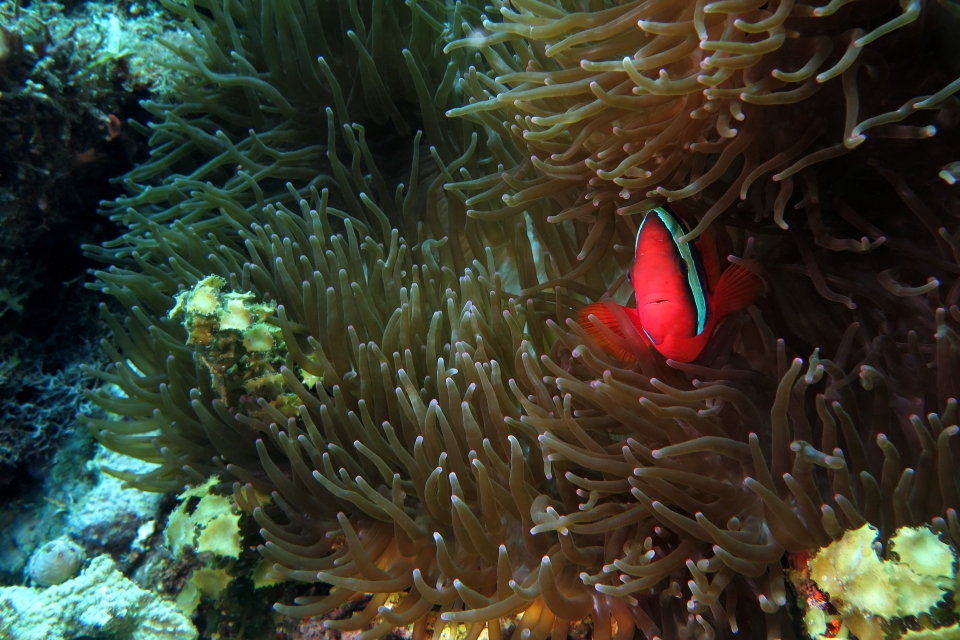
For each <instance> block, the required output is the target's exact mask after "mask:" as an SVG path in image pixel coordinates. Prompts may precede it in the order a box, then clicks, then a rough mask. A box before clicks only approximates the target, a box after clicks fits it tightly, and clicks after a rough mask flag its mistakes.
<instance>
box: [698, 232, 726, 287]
mask: <svg viewBox="0 0 960 640" xmlns="http://www.w3.org/2000/svg"><path fill="white" fill-rule="evenodd" d="M696 247H697V251H699V252H700V260H701V261H702V262H703V270H704V272H705V275H706V276H707V286H708V287H709V288H710V291H716V290H717V286H719V283H720V259H719V258H718V257H717V243H716V240H715V238H714V237H713V231H711V230H710V229H707V230H706V231H704V232H703V233H702V234H700V239H699V240H697V242H696Z"/></svg>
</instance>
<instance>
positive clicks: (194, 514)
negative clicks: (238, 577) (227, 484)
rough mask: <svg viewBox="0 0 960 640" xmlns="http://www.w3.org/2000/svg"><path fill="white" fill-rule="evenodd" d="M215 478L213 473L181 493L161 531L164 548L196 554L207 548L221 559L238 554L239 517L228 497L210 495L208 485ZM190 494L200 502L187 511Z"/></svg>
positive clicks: (216, 480)
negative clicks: (205, 480)
mask: <svg viewBox="0 0 960 640" xmlns="http://www.w3.org/2000/svg"><path fill="white" fill-rule="evenodd" d="M218 481H219V480H218V479H217V477H216V476H213V477H212V478H210V480H208V481H207V482H206V483H204V484H202V485H200V486H198V487H194V488H192V489H188V490H187V491H184V492H183V494H181V496H180V497H181V499H182V502H181V503H180V506H178V507H177V508H176V509H175V510H174V511H173V513H171V514H170V520H169V521H168V523H167V528H166V531H165V532H164V541H165V543H166V545H167V548H169V549H170V550H171V551H172V552H173V553H174V554H176V555H180V554H182V553H184V551H185V550H186V549H187V548H191V549H194V550H195V551H196V552H197V553H202V552H204V551H211V552H213V553H214V554H216V555H218V556H223V557H225V558H239V557H240V526H239V524H238V523H239V520H240V516H239V515H235V514H234V513H233V503H232V501H231V499H230V498H228V497H224V496H215V495H211V494H210V488H211V487H212V486H213V485H215V484H216V483H217V482H218ZM194 497H199V498H200V502H199V503H198V504H197V505H196V508H195V509H193V511H189V509H190V507H191V504H192V500H191V498H194Z"/></svg>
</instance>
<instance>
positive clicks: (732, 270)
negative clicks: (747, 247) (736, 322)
mask: <svg viewBox="0 0 960 640" xmlns="http://www.w3.org/2000/svg"><path fill="white" fill-rule="evenodd" d="M754 264H756V263H754ZM757 266H758V267H759V265H757ZM761 293H763V280H762V279H761V278H760V276H758V275H757V274H756V273H754V272H753V271H751V270H750V269H748V268H746V267H744V266H742V265H739V264H734V265H731V266H730V267H728V268H727V270H726V271H724V272H723V274H722V275H721V276H720V281H719V282H718V283H717V289H716V291H714V293H713V313H714V316H715V317H716V319H717V320H718V321H719V320H722V319H723V318H726V317H727V316H729V315H730V314H731V313H734V312H736V311H740V310H741V309H746V308H747V307H749V306H750V305H751V304H753V301H754V300H756V299H757V297H758V296H759V295H760V294H761Z"/></svg>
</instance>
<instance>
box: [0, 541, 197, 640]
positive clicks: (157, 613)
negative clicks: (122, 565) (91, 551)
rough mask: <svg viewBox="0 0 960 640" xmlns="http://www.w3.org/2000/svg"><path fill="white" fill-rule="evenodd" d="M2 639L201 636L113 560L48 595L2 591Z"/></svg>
mask: <svg viewBox="0 0 960 640" xmlns="http://www.w3.org/2000/svg"><path fill="white" fill-rule="evenodd" d="M0 633H2V634H3V637H4V638H10V640H70V639H71V638H78V637H90V638H102V637H111V638H117V639H118V640H187V639H190V638H196V637H197V630H196V629H195V628H194V627H193V625H192V624H191V623H190V620H188V619H187V618H186V617H184V616H183V615H181V614H180V612H179V611H177V609H176V607H174V606H173V605H172V604H171V603H169V602H166V601H164V600H161V599H160V598H159V597H157V595H156V594H154V593H151V592H149V591H144V590H143V589H141V588H140V587H138V586H137V585H136V584H134V583H133V582H131V581H130V580H128V579H127V578H125V577H124V575H123V574H122V573H120V571H119V570H118V569H117V566H116V565H115V564H114V563H113V560H111V559H110V557H109V556H106V555H102V556H98V557H96V558H94V559H93V560H91V561H90V564H89V566H87V568H86V569H84V570H83V572H82V573H81V574H80V575H79V576H77V577H76V578H73V579H72V580H68V581H66V582H64V583H62V584H58V585H54V586H52V587H48V588H46V589H35V588H30V587H3V588H0Z"/></svg>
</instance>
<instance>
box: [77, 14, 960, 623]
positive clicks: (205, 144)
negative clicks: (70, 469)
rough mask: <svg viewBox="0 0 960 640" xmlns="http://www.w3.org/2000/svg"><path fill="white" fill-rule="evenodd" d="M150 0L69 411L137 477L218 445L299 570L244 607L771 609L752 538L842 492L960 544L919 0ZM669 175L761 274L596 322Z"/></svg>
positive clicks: (933, 137) (948, 295)
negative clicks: (179, 25) (156, 69)
mask: <svg viewBox="0 0 960 640" xmlns="http://www.w3.org/2000/svg"><path fill="white" fill-rule="evenodd" d="M164 5H165V6H166V7H167V8H168V9H169V10H171V11H172V12H174V13H175V14H177V15H178V16H179V17H180V18H182V19H183V20H184V21H185V26H184V28H185V29H187V30H188V31H189V32H190V33H191V35H192V36H193V40H194V45H195V46H192V47H187V46H185V45H182V44H176V43H170V47H171V49H172V50H173V51H174V52H176V53H177V54H178V55H179V57H180V60H179V61H178V62H177V63H176V64H175V66H176V68H177V69H179V70H180V71H185V72H188V74H189V76H190V78H191V80H190V81H184V82H181V83H179V84H178V85H177V100H175V101H173V102H148V103H147V104H146V105H145V108H146V109H147V111H148V112H149V113H150V114H151V116H152V119H153V120H152V122H151V123H150V124H149V126H144V125H138V124H134V123H131V125H132V126H134V127H136V128H138V129H140V130H142V132H143V133H144V134H145V135H149V136H150V141H151V145H152V148H153V151H152V155H151V158H150V160H149V161H147V162H145V163H143V164H142V165H140V166H138V167H137V168H136V169H134V170H133V171H131V172H130V173H129V174H128V175H127V177H126V179H125V182H124V185H125V187H126V190H127V192H126V195H124V196H123V197H120V198H118V199H117V200H116V201H113V202H108V203H105V205H104V207H105V210H106V212H107V213H108V214H109V215H110V216H111V218H112V219H113V220H114V221H115V222H116V223H117V224H119V225H121V226H122V227H123V228H124V230H125V231H124V234H123V235H122V236H120V237H119V238H117V239H116V240H113V241H110V242H107V243H105V244H104V245H102V246H88V247H87V248H86V250H87V252H88V254H89V255H91V256H93V257H95V258H97V259H99V260H101V261H103V262H104V263H105V264H106V265H107V267H106V268H105V269H104V270H103V271H98V272H96V274H95V276H96V282H95V284H94V285H93V286H94V288H96V289H99V290H100V291H102V292H103V293H104V294H107V295H109V296H112V297H113V298H114V299H116V301H118V302H119V303H120V305H121V306H122V307H123V308H124V309H125V311H124V312H123V313H122V314H114V313H111V312H110V311H109V310H108V309H107V308H106V307H103V309H104V318H105V320H106V321H107V322H108V323H109V325H110V326H111V328H112V330H113V339H112V341H110V342H109V343H107V344H106V345H105V347H104V348H105V350H106V353H107V355H108V357H109V358H110V360H112V362H113V364H112V365H111V366H109V367H107V368H106V369H104V370H100V371H96V372H95V375H97V376H99V377H100V378H101V379H102V380H103V381H105V382H109V383H113V384H114V385H116V386H118V387H119V388H121V389H122V390H123V392H124V394H123V396H122V397H118V395H117V394H108V393H106V392H104V393H96V394H91V398H92V399H93V400H94V401H95V402H97V403H98V404H99V405H100V406H101V407H102V408H104V409H106V410H108V411H110V412H113V413H116V414H119V415H121V416H123V419H122V420H120V421H108V420H93V421H91V428H92V430H93V432H94V433H95V434H96V436H97V438H98V439H99V440H100V441H101V442H102V443H103V444H105V445H106V446H107V447H109V448H111V449H114V450H115V451H118V452H122V453H125V454H127V455H130V456H134V457H137V458H140V459H143V460H146V461H149V462H152V463H156V464H157V465H158V466H157V467H156V468H155V469H154V470H152V471H149V472H146V473H142V474H136V473H118V475H119V476H120V477H122V479H124V480H125V481H127V482H128V483H129V484H130V485H133V486H136V487H139V488H141V489H144V490H150V491H158V492H179V491H180V490H181V489H182V487H183V486H184V485H185V484H196V485H202V484H203V483H205V482H206V481H207V479H208V478H210V477H211V476H214V475H216V476H218V477H219V478H220V480H221V484H220V489H221V490H222V491H227V492H231V493H232V495H233V498H234V500H235V502H236V504H237V505H238V506H239V507H240V508H241V509H242V510H243V512H244V513H245V514H247V517H248V518H252V520H253V521H255V523H256V525H255V526H254V528H258V529H259V533H257V534H255V535H252V536H251V537H250V538H248V540H250V541H251V543H253V544H256V545H257V550H258V552H259V554H260V555H261V556H262V557H263V559H264V560H265V561H266V562H268V563H270V564H271V565H272V568H271V575H273V576H274V577H279V578H281V579H284V580H288V581H294V582H301V583H305V584H307V585H311V584H315V583H321V584H322V585H326V586H325V587H323V588H322V589H321V590H320V591H318V592H314V593H312V594H311V595H302V596H300V597H297V598H295V599H293V600H292V601H290V600H285V601H282V602H279V603H277V604H276V609H277V611H279V612H281V613H283V614H286V615H289V616H295V617H300V618H304V617H313V616H324V615H326V614H329V613H331V612H333V611H334V610H339V608H340V607H342V606H343V605H346V604H349V603H351V602H360V603H362V604H359V605H358V606H356V607H355V611H354V613H353V615H352V616H351V617H348V618H345V619H338V620H331V619H327V620H326V621H325V622H324V627H325V628H327V629H331V630H338V631H361V633H360V634H359V635H360V636H361V637H362V638H365V639H372V638H377V637H383V636H385V635H387V634H389V633H391V632H392V631H393V630H394V629H397V628H401V627H412V633H413V636H414V637H416V638H422V637H425V635H426V634H428V633H432V634H433V635H434V637H436V638H441V637H442V636H443V635H444V633H447V634H450V635H455V634H462V635H463V636H464V637H466V638H469V639H470V640H474V639H475V638H478V637H479V636H480V635H481V634H482V633H486V634H487V636H488V637H489V638H491V640H497V639H499V638H501V637H502V636H503V635H504V634H505V633H514V634H515V633H520V634H521V636H520V637H522V638H532V639H536V640H540V639H545V638H547V637H551V636H552V637H553V638H554V639H555V640H556V639H558V638H562V637H565V636H566V635H567V633H568V632H569V631H570V630H571V629H573V628H574V626H575V625H578V624H582V623H584V622H586V623H587V624H589V626H590V629H591V630H592V631H591V632H592V634H593V636H594V637H596V638H610V637H615V638H617V640H625V639H629V638H632V637H633V636H634V634H635V633H636V632H637V631H638V630H639V632H640V633H642V634H643V635H644V636H646V637H647V638H654V637H660V638H664V639H673V638H678V637H696V638H712V637H715V636H729V635H730V634H735V633H739V634H740V635H741V637H748V638H758V637H768V638H774V637H781V634H782V635H784V636H787V637H789V636H791V635H792V634H794V633H795V631H794V629H795V626H794V625H795V623H794V622H793V621H792V616H791V614H790V611H791V607H792V606H793V605H794V604H795V603H794V602H792V600H793V596H792V594H793V593H794V591H792V590H791V589H792V588H791V587H789V586H788V585H787V583H786V582H785V567H786V566H789V563H790V562H793V563H795V564H797V563H800V564H802V563H803V562H805V560H806V559H807V558H809V557H811V556H812V555H813V554H814V553H815V552H816V551H817V550H818V549H820V548H824V547H828V546H830V545H831V544H832V543H834V542H835V541H837V540H841V539H843V537H844V534H845V532H847V531H851V530H858V529H861V528H862V527H864V526H865V525H867V524H869V525H871V526H873V527H875V528H876V530H877V531H878V532H879V533H878V535H879V541H880V542H879V544H881V545H883V544H887V543H888V541H889V540H890V539H891V536H893V535H894V533H895V532H896V531H897V530H898V529H900V528H902V527H917V526H924V527H928V528H929V530H930V531H931V532H932V535H935V536H937V537H938V539H940V540H942V543H943V544H949V545H954V546H956V545H958V544H960V521H958V518H957V509H958V508H960V487H958V484H957V480H958V477H957V468H956V463H955V456H956V455H958V451H957V441H958V439H957V438H954V436H955V435H956V434H957V431H958V427H957V421H958V405H957V399H956V398H957V397H958V392H960V336H958V334H957V330H958V326H960V307H958V304H960V278H958V275H960V237H958V225H957V217H958V214H960V199H958V197H957V194H955V193H954V192H952V191H951V190H950V185H949V184H948V183H949V182H950V180H948V179H946V178H945V179H944V180H940V179H939V178H936V176H937V173H938V172H941V171H942V172H945V175H946V176H952V175H953V174H951V173H950V168H949V166H948V165H949V163H951V162H954V161H955V160H956V158H955V157H951V155H950V154H951V149H953V150H955V149H956V148H957V129H956V124H957V121H958V119H960V102H958V101H957V99H956V98H954V97H953V95H952V94H953V93H954V92H955V91H956V90H957V89H958V88H960V82H958V81H957V80H956V75H957V69H956V66H957V65H956V60H955V56H956V51H955V50H954V51H952V52H951V51H949V50H947V51H946V52H944V51H943V50H942V43H943V42H944V41H945V39H944V38H943V37H942V36H941V35H940V33H939V31H938V29H942V28H944V25H948V26H949V25H951V24H954V25H955V24H956V22H955V18H954V14H953V13H951V12H950V9H951V8H952V5H950V4H949V0H945V2H944V3H943V4H942V5H941V4H935V3H929V4H927V5H924V4H923V3H921V2H919V0H903V1H902V2H899V3H898V2H887V1H884V2H866V1H862V0H860V1H853V2H843V1H834V2H830V3H828V4H825V5H822V6H820V5H814V4H806V3H802V2H796V1H794V0H780V1H779V2H775V1H774V2H770V3H767V2H764V1H753V0H743V1H741V0H723V1H718V2H714V3H705V2H686V1H675V2H667V1H664V0H645V1H643V2H639V1H638V2H623V3H611V2H602V1H592V2H572V1H564V2H554V1H551V0H544V1H533V0H512V1H510V2H498V3H495V5H483V4H482V3H479V2H457V3H444V2H439V1H438V0H409V1H408V2H407V3H405V4H400V3H397V2H386V1H382V0H373V1H360V0H354V1H349V2H324V1H321V0H273V1H270V0H243V1H237V2H220V1H219V0H201V1H196V0H185V1H184V2H175V1H174V0H164ZM951 21H954V22H951ZM950 56H954V58H951V57H950ZM666 201H673V204H672V205H671V206H672V207H673V208H674V209H675V210H676V211H678V212H679V213H678V214H679V215H681V216H682V217H683V218H684V219H685V220H686V222H687V223H689V224H690V226H691V228H692V229H693V231H692V232H691V233H690V234H688V235H687V236H686V237H685V239H686V240H690V239H693V238H695V237H697V236H698V235H699V234H701V233H702V232H703V231H704V230H706V229H708V228H709V229H711V230H712V232H713V234H714V235H715V236H716V243H717V246H718V249H719V255H720V256H723V257H724V261H725V262H726V261H729V262H732V263H734V264H737V265H741V266H744V265H750V268H752V269H756V270H757V271H756V275H757V276H758V277H762V278H764V280H765V282H766V285H767V288H768V290H769V291H768V293H767V295H766V296H765V297H763V298H761V299H760V300H759V301H758V302H757V303H756V304H755V305H754V306H752V307H750V308H749V309H748V310H747V311H746V312H742V313H738V314H735V315H734V316H732V317H731V318H729V319H728V320H727V321H726V322H725V323H723V324H722V325H721V326H720V327H718V329H717V330H716V333H715V334H714V335H713V336H712V338H711V340H710V341H709V343H708V344H707V346H706V348H705V349H704V350H703V352H702V353H700V355H699V357H698V358H697V359H696V360H695V361H694V362H691V363H679V362H674V361H671V360H665V359H664V358H663V357H661V356H660V355H658V354H656V353H655V352H654V351H653V350H650V349H648V348H647V347H646V346H645V345H644V342H643V340H642V339H641V338H640V336H639V335H634V334H635V333H636V331H635V329H632V325H631V323H630V322H629V321H628V320H627V319H626V317H623V318H620V320H619V321H620V323H621V325H622V329H623V335H622V336H618V335H616V334H614V333H613V332H610V331H609V330H607V331H608V333H609V335H606V334H604V335H605V338H607V339H608V340H609V341H611V342H613V343H614V344H617V345H618V346H620V347H621V348H622V349H623V350H625V351H626V352H629V353H632V354H633V356H634V358H633V359H631V361H621V360H618V359H616V358H613V357H611V356H610V355H608V353H607V352H606V351H605V350H604V349H602V348H601V347H600V346H599V345H598V344H597V342H596V341H595V340H594V339H593V338H592V337H591V334H594V335H595V334H596V331H600V332H601V333H602V332H603V331H604V330H605V329H606V327H605V326H604V327H601V326H600V325H597V326H595V327H593V330H589V329H588V328H586V327H584V326H583V325H581V324H580V323H578V322H577V321H576V320H575V319H576V318H577V316H578V312H579V310H580V309H581V308H583V307H584V306H585V305H587V304H588V303H592V302H596V301H599V300H602V299H604V298H605V297H607V296H609V297H612V298H613V299H616V300H618V301H619V302H624V303H625V302H627V298H628V297H629V291H628V289H629V287H627V286H625V281H626V273H627V268H628V266H629V265H630V262H631V260H632V259H633V247H634V239H635V236H636V233H637V226H638V223H639V220H640V219H641V218H640V217H638V216H637V215H636V214H642V213H643V212H645V211H646V210H648V209H651V208H653V207H655V206H658V205H660V204H663V203H664V202H666ZM727 256H729V257H727ZM751 261H756V263H754V262H751ZM755 264H759V265H761V266H760V267H759V268H758V267H756V266H755ZM211 283H214V284H215V285H216V286H213V285H212V284H211ZM198 287H201V288H202V287H206V290H207V291H206V294H209V295H207V298H209V300H208V302H210V305H209V308H208V309H207V311H206V317H208V318H212V319H213V320H210V322H214V323H215V324H216V326H215V327H213V328H212V329H210V327H207V328H208V329H210V330H209V331H207V332H206V333H203V335H199V334H198V331H201V333H202V330H203V328H204V326H206V324H205V321H203V320H202V318H201V317H200V316H203V315H204V311H203V305H202V304H201V303H202V302H203V300H201V299H200V298H197V304H196V305H193V304H192V302H191V303H189V304H188V305H187V306H188V307H189V306H191V305H192V307H193V310H192V313H194V314H195V315H194V316H190V317H184V313H180V312H177V311H174V310H175V309H176V308H177V306H178V301H179V303H184V304H186V301H187V300H188V299H189V300H193V296H195V295H196V294H197V293H198ZM213 290H215V295H214V293H210V292H211V291H213ZM200 293H203V292H200ZM202 297H203V296H202V295H201V298H202ZM227 300H233V301H235V302H236V301H249V302H250V304H255V305H258V306H257V309H260V310H264V313H265V314H266V313H269V315H267V316H265V317H264V318H258V322H260V323H261V324H263V325H264V329H263V331H261V334H262V337H263V338H264V341H263V342H254V341H253V340H252V338H251V339H250V342H249V344H248V337H247V336H241V335H240V333H241V330H240V329H231V328H230V326H229V325H225V324H224V322H223V314H224V313H225V311H224V310H225V309H228V308H229V304H228V303H227V302H225V301H227ZM237 304H239V305H240V306H243V304H244V303H243V302H237ZM610 308H611V312H612V313H615V312H616V307H614V306H611V307H610ZM267 310H269V311H267ZM189 314H190V309H189V308H188V309H187V316H189ZM591 322H592V321H591ZM211 326H212V325H211ZM244 326H245V327H246V325H244ZM244 330H246V329H244ZM631 331H633V333H631ZM266 338H269V341H266ZM255 344H256V345H261V346H259V347H257V348H251V346H252V345H255ZM257 354H260V355H257ZM254 356H255V357H254ZM251 357H254V360H255V362H256V366H255V367H249V366H248V364H246V363H248V362H250V361H251V360H250V358H251ZM244 358H246V360H244ZM633 360H635V361H633ZM247 371H256V374H255V377H256V378H257V379H259V378H262V377H263V376H269V380H270V384H269V385H259V384H247V383H248V382H250V380H244V379H243V378H244V375H245V372H247ZM248 521H249V520H248ZM797 589H800V587H797ZM954 590H955V589H954ZM797 593H799V591H798V592H797ZM368 596H369V598H367V597H368ZM821 596H823V594H822V593H821ZM823 597H826V596H823ZM800 602H801V604H802V603H803V599H802V598H800ZM956 624H957V613H956V611H955V610H953V609H952V608H950V607H946V608H943V607H941V608H934V609H930V610H929V611H924V612H923V613H922V615H920V616H919V617H914V618H913V619H894V620H892V621H890V622H889V625H888V627H887V629H886V630H885V632H886V633H888V634H889V636H890V637H898V636H899V635H901V634H905V633H907V634H909V633H913V632H914V631H916V630H917V629H928V630H938V629H941V630H943V631H944V632H945V633H946V632H947V631H946V629H947V628H951V629H955V627H956ZM836 632H838V629H833V630H832V631H828V633H834V634H835V633H836ZM827 637H829V636H827Z"/></svg>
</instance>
